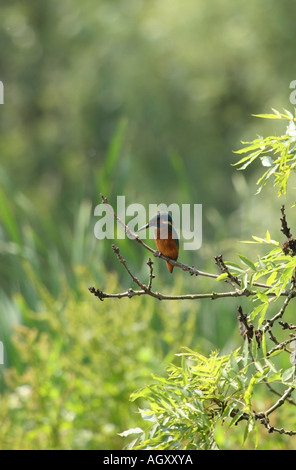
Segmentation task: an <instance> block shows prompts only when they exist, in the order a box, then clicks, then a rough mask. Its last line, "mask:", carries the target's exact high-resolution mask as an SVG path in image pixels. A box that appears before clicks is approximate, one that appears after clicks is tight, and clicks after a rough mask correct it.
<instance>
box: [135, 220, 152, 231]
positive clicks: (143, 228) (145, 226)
mask: <svg viewBox="0 0 296 470" xmlns="http://www.w3.org/2000/svg"><path fill="white" fill-rule="evenodd" d="M148 227H149V222H148V224H146V225H143V227H141V228H139V229H138V230H137V232H141V231H142V230H145V229H146V228H148Z"/></svg>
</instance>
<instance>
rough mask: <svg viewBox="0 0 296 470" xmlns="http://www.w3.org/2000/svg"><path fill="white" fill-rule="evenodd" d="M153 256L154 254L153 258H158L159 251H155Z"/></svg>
mask: <svg viewBox="0 0 296 470" xmlns="http://www.w3.org/2000/svg"><path fill="white" fill-rule="evenodd" d="M153 254H154V256H155V257H157V258H160V256H161V253H160V251H155V252H154V253H153Z"/></svg>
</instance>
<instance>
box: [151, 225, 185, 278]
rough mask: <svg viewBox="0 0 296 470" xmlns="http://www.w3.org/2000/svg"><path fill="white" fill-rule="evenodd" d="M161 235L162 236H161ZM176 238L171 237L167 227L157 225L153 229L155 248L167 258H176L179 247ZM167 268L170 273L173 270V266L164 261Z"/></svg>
mask: <svg viewBox="0 0 296 470" xmlns="http://www.w3.org/2000/svg"><path fill="white" fill-rule="evenodd" d="M162 237H163V238H162ZM177 242H178V240H177V239H175V238H173V236H172V232H171V231H170V230H167V228H166V227H165V228H162V227H158V228H157V229H156V231H155V243H156V246H157V249H158V251H159V252H160V253H162V254H163V255H164V256H167V257H168V258H171V259H173V260H177V258H178V253H179V247H178V243H177ZM166 264H167V268H168V270H169V272H170V273H172V272H173V269H174V266H173V265H172V264H171V263H169V262H168V261H166Z"/></svg>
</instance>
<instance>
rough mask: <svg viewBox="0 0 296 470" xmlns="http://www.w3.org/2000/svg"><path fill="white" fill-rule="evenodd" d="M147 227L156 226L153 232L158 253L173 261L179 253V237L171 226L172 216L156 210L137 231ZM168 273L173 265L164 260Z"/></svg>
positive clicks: (171, 270)
mask: <svg viewBox="0 0 296 470" xmlns="http://www.w3.org/2000/svg"><path fill="white" fill-rule="evenodd" d="M148 227H156V230H155V232H154V238H155V243H156V246H157V249H158V251H159V253H161V254H162V255H164V256H166V257H167V258H171V259H173V260H175V261H177V259H178V254H179V239H178V235H177V232H176V230H175V229H174V227H173V219H172V216H171V215H170V214H169V213H168V212H158V213H157V214H155V215H154V216H153V217H151V219H149V222H148V223H147V224H146V225H143V227H141V228H139V229H138V232H140V231H141V230H145V229H146V228H148ZM166 264H167V268H168V270H169V272H170V273H172V272H173V269H174V265H173V264H171V263H170V262H169V261H166Z"/></svg>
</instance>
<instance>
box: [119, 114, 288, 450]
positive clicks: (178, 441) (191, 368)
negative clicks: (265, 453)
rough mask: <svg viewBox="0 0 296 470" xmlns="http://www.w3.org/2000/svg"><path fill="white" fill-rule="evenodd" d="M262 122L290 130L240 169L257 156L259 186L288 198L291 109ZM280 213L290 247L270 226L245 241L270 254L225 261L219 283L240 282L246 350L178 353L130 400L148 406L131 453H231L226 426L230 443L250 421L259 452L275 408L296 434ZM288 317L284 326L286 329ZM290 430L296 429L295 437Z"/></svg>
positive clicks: (248, 437)
mask: <svg viewBox="0 0 296 470" xmlns="http://www.w3.org/2000/svg"><path fill="white" fill-rule="evenodd" d="M260 117H264V118H267V119H281V120H282V119H285V120H288V121H289V125H288V128H287V131H286V133H285V135H283V136H280V137H273V136H272V137H267V138H260V139H256V140H254V141H253V142H251V143H249V144H248V146H247V147H245V148H244V149H243V150H241V151H239V152H237V153H239V154H241V153H247V154H248V155H247V156H246V157H243V158H242V159H241V160H240V161H239V162H238V165H240V168H239V169H240V170H244V169H246V168H247V167H248V166H249V165H250V164H251V163H253V162H254V161H255V160H256V159H257V158H258V157H260V158H261V162H262V165H263V167H266V166H268V167H269V170H268V171H267V172H264V174H263V176H261V177H260V178H259V180H258V184H260V185H261V186H260V189H261V188H262V187H263V186H265V185H266V183H267V182H268V181H269V179H270V178H273V184H274V185H275V186H278V187H279V192H278V196H280V195H283V194H284V195H286V194H287V183H288V179H289V177H290V175H291V173H292V172H294V171H295V170H294V168H295V163H296V153H295V144H296V132H295V124H294V122H295V120H296V119H295V118H293V116H292V115H291V113H289V112H288V111H286V114H281V113H279V112H277V111H274V114H271V115H260ZM282 216H283V218H282V219H281V222H282V232H283V233H284V234H285V235H286V236H287V238H288V241H287V247H288V248H287V247H286V248H284V247H279V242H278V241H276V240H273V239H272V238H271V235H270V232H269V230H268V229H267V230H266V235H265V238H262V237H258V236H255V235H254V236H253V237H252V238H253V239H252V240H251V241H247V242H246V243H247V244H248V246H249V247H250V248H251V247H254V246H256V247H258V246H265V247H266V248H267V249H269V251H268V252H267V253H266V254H264V255H257V259H255V260H252V259H251V257H250V256H245V255H239V260H240V264H238V263H235V262H231V261H229V262H226V266H227V268H228V270H229V271H228V272H224V273H222V274H221V275H220V276H219V277H218V278H217V281H218V282H225V281H230V282H231V283H234V282H235V283H237V284H238V285H239V287H240V289H241V290H242V292H244V293H245V294H246V295H247V298H249V299H250V300H249V302H248V304H247V306H245V307H244V309H245V310H247V313H246V314H244V313H243V310H242V308H241V307H239V309H238V310H239V312H240V315H239V321H240V322H241V328H242V331H241V333H242V336H243V337H244V338H245V342H244V347H243V348H241V349H238V350H236V351H235V352H234V353H232V354H227V355H225V354H222V355H220V354H218V353H212V354H211V355H210V356H209V357H208V358H207V357H204V356H202V355H201V354H199V353H196V352H194V351H186V352H185V353H184V354H182V355H181V357H182V363H181V365H180V366H176V365H171V366H170V367H169V368H168V369H167V376H166V377H156V378H155V379H156V381H155V383H153V384H152V385H150V386H148V387H145V388H144V389H142V390H140V391H138V392H136V393H134V394H133V395H132V399H133V400H135V399H140V400H142V401H144V403H145V408H144V409H143V408H141V409H140V413H141V416H142V418H143V419H144V420H145V421H146V422H149V423H150V425H148V426H147V425H146V427H145V429H144V430H142V429H141V428H138V429H137V430H136V431H132V430H130V431H131V433H134V434H136V437H135V439H134V440H133V441H132V442H131V443H130V444H129V446H128V447H129V448H133V449H215V448H227V442H226V439H225V438H223V437H222V434H223V433H221V429H225V431H224V433H225V432H226V433H227V434H228V436H230V439H231V440H233V435H234V436H235V434H236V429H237V428H239V427H241V426H242V425H243V424H242V423H246V424H245V425H244V432H243V438H242V440H241V443H240V445H249V446H251V447H258V446H259V448H260V445H261V442H260V439H259V435H260V432H259V429H258V426H259V427H260V425H263V426H264V427H266V428H267V429H268V430H269V432H274V431H275V427H274V426H272V425H270V421H269V415H272V414H273V413H274V411H276V410H277V417H276V420H277V423H278V424H279V427H277V428H276V432H279V433H281V434H288V435H291V436H293V435H296V429H295V425H296V421H295V418H294V415H292V416H291V415H289V418H287V415H286V411H283V410H282V408H281V407H282V405H283V404H284V403H285V400H286V399H287V397H289V396H291V394H292V392H293V391H294V389H295V388H296V382H295V361H294V362H293V360H292V365H291V363H289V357H288V358H287V355H286V353H287V352H291V350H289V349H287V346H288V345H289V344H291V343H292V342H294V345H295V338H296V336H295V334H294V335H293V334H291V336H289V335H286V337H283V333H282V332H283V329H287V328H290V329H292V330H296V326H295V322H294V325H293V324H290V325H291V326H290V327H289V326H288V325H289V324H288V321H289V320H290V321H293V315H291V311H289V309H288V304H289V302H290V300H291V299H292V300H293V297H294V296H295V268H296V257H295V254H296V253H295V250H294V245H293V243H292V244H291V241H292V242H293V240H294V239H292V238H291V237H292V235H291V233H290V229H289V228H287V225H285V223H286V220H285V214H284V212H283V208H282ZM289 243H290V244H289ZM293 250H294V251H293ZM251 290H252V292H251ZM282 296H283V297H282ZM275 312H276V313H275ZM284 314H285V324H284V323H283V322H282V324H281V321H282V318H283V316H284ZM278 321H279V324H278V323H277V322H278ZM251 322H252V323H251ZM254 322H255V323H254ZM280 325H281V326H282V328H280ZM294 333H295V332H294ZM279 338H281V339H279ZM288 347H289V346H288ZM292 356H293V355H292ZM293 357H294V356H293ZM263 386H265V387H267V389H268V390H269V391H271V392H272V393H274V394H275V395H274V396H275V397H276V396H277V398H278V397H281V398H280V399H278V401H277V400H275V404H274V405H273V406H271V407H270V408H268V406H266V404H265V403H264V400H262V399H260V398H262V395H261V394H262V388H263ZM293 405H294V406H295V402H294V401H292V406H293ZM258 407H259V410H258ZM264 409H265V410H266V411H261V410H264ZM290 427H292V429H294V430H293V431H292V432H291V431H290ZM287 428H288V429H287ZM261 432H262V430H261ZM124 435H125V434H124ZM291 439H292V438H291ZM247 442H248V444H247ZM250 442H252V444H250ZM261 448H269V447H261Z"/></svg>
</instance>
